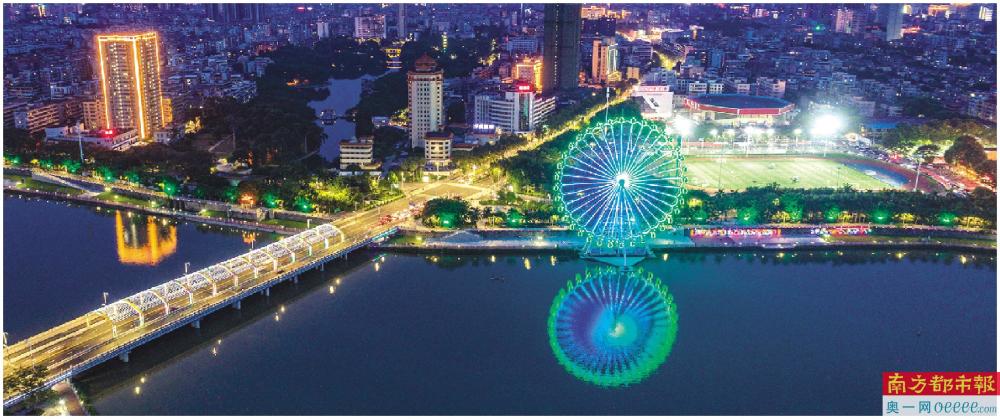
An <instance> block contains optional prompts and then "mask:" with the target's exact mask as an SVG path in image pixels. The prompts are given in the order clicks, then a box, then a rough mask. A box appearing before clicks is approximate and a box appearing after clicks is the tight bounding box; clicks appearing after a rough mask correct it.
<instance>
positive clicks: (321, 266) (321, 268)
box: [319, 263, 326, 272]
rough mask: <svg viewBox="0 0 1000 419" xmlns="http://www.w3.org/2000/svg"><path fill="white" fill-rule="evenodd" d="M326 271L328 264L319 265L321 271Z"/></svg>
mask: <svg viewBox="0 0 1000 419" xmlns="http://www.w3.org/2000/svg"><path fill="white" fill-rule="evenodd" d="M324 269H326V264H325V263H320V264H319V271H320V272H323V270H324Z"/></svg>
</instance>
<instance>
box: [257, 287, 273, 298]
mask: <svg viewBox="0 0 1000 419" xmlns="http://www.w3.org/2000/svg"><path fill="white" fill-rule="evenodd" d="M260 293H261V294H264V296H265V297H270V296H271V287H267V288H264V290H263V291H261V292H260Z"/></svg>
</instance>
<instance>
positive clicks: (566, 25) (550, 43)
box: [542, 3, 580, 92]
mask: <svg viewBox="0 0 1000 419" xmlns="http://www.w3.org/2000/svg"><path fill="white" fill-rule="evenodd" d="M544 23H545V35H544V41H543V44H544V45H543V49H544V51H543V52H544V63H543V65H542V71H543V75H544V76H543V77H542V87H544V88H545V92H551V91H553V90H573V89H576V88H577V86H578V85H579V82H580V5H579V4H565V3H558V4H557V3H548V4H546V5H545V21H544Z"/></svg>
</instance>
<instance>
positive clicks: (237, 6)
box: [205, 3, 267, 23]
mask: <svg viewBox="0 0 1000 419" xmlns="http://www.w3.org/2000/svg"><path fill="white" fill-rule="evenodd" d="M266 6H267V5H265V4H260V3H213V4H207V5H205V9H206V11H207V12H208V17H209V18H210V19H212V20H214V21H216V22H221V23H236V22H246V23H260V22H263V21H264V18H265V17H266V16H265V14H266V13H265V8H266Z"/></svg>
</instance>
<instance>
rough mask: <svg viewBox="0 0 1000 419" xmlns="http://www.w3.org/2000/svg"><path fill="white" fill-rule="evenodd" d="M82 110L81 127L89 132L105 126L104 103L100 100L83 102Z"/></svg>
mask: <svg viewBox="0 0 1000 419" xmlns="http://www.w3.org/2000/svg"><path fill="white" fill-rule="evenodd" d="M81 106H82V108H83V126H84V128H86V129H87V130H89V131H93V130H98V129H101V128H104V127H105V126H107V123H106V122H105V121H104V102H103V101H100V100H85V101H83V103H82V104H81Z"/></svg>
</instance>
